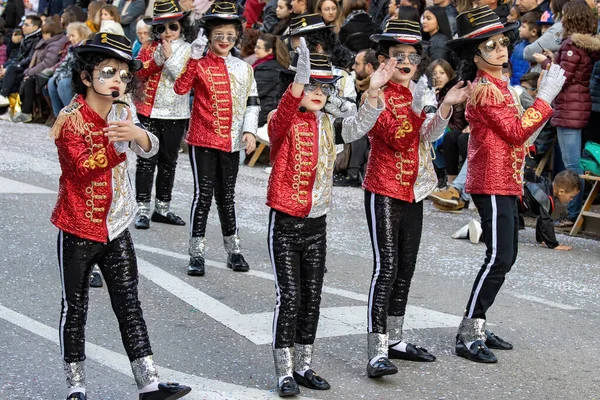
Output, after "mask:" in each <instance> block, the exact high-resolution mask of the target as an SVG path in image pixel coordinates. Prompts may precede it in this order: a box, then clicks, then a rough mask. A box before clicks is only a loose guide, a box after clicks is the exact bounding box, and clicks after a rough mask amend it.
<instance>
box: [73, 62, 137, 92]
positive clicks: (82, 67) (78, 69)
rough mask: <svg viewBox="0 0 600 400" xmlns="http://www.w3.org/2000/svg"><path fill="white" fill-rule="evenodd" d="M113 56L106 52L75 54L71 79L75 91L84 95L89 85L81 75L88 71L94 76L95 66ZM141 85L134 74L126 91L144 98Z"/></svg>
mask: <svg viewBox="0 0 600 400" xmlns="http://www.w3.org/2000/svg"><path fill="white" fill-rule="evenodd" d="M110 59H111V58H110V57H109V56H106V55H104V54H98V53H96V54H94V53H91V54H90V53H87V54H85V57H81V56H78V55H75V62H74V64H73V70H72V71H73V73H72V75H71V76H72V79H71V86H72V88H73V90H74V91H75V93H77V94H81V95H83V96H85V95H86V93H87V90H88V86H86V85H85V84H84V83H83V81H82V80H81V75H82V73H83V72H86V73H87V74H89V76H90V77H91V76H93V74H94V68H96V67H97V66H98V65H100V64H101V63H102V62H103V61H106V60H110ZM141 89H142V87H141V85H140V81H138V80H137V78H136V75H135V74H133V78H132V79H131V82H129V83H128V84H127V87H126V89H125V93H132V95H133V96H134V97H137V98H142V97H141Z"/></svg>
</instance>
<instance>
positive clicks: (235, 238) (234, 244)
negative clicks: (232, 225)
mask: <svg viewBox="0 0 600 400" xmlns="http://www.w3.org/2000/svg"><path fill="white" fill-rule="evenodd" d="M223 246H224V247H225V251H226V252H227V254H240V253H241V252H242V249H241V248H240V237H239V235H238V234H237V233H236V234H235V235H231V236H223Z"/></svg>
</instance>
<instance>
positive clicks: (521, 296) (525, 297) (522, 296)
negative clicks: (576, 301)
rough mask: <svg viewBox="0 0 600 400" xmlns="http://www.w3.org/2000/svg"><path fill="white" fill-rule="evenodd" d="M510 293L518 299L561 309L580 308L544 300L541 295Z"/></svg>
mask: <svg viewBox="0 0 600 400" xmlns="http://www.w3.org/2000/svg"><path fill="white" fill-rule="evenodd" d="M510 294H511V295H512V296H514V297H516V298H518V299H523V300H529V301H533V302H536V303H540V304H545V305H547V306H550V307H556V308H560V309H561V310H567V311H573V310H580V308H579V307H573V306H569V305H566V304H562V303H557V302H556V301H552V300H546V299H543V298H541V297H536V296H530V295H528V294H518V293H510Z"/></svg>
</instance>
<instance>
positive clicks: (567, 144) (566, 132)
mask: <svg viewBox="0 0 600 400" xmlns="http://www.w3.org/2000/svg"><path fill="white" fill-rule="evenodd" d="M556 130H557V131H558V144H559V145H560V152H561V153H562V160H563V163H564V164H565V168H567V169H570V170H573V171H574V172H575V173H576V174H578V175H580V174H583V169H581V166H580V165H579V158H581V129H573V128H561V127H560V126H559V127H557V128H556ZM584 183H585V182H584V181H583V179H581V189H582V190H581V191H580V192H579V194H578V195H577V196H575V198H574V199H573V200H571V202H569V206H568V207H567V212H568V213H569V219H572V220H575V218H577V216H578V215H579V212H580V211H581V205H582V203H583V187H584Z"/></svg>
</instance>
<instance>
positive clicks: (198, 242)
mask: <svg viewBox="0 0 600 400" xmlns="http://www.w3.org/2000/svg"><path fill="white" fill-rule="evenodd" d="M205 248H206V238H205V237H204V236H196V237H191V238H190V248H189V249H188V253H189V254H190V256H192V257H204V250H205Z"/></svg>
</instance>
